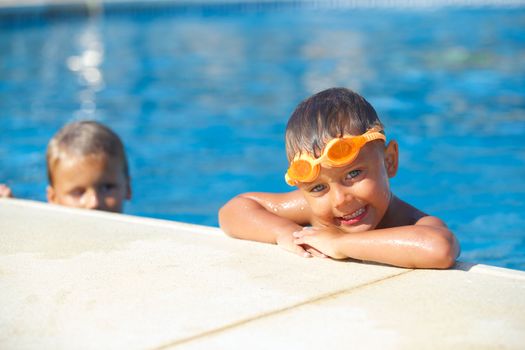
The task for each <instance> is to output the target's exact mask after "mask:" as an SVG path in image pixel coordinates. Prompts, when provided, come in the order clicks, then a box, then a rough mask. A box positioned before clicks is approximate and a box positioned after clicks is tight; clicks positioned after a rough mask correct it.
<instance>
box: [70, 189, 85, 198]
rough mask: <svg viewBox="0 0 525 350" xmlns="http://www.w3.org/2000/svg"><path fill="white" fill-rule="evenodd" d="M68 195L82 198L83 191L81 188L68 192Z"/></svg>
mask: <svg viewBox="0 0 525 350" xmlns="http://www.w3.org/2000/svg"><path fill="white" fill-rule="evenodd" d="M69 194H70V195H71V196H73V197H77V198H78V197H82V195H83V194H84V189H82V188H75V189H74V190H73V191H71V192H69Z"/></svg>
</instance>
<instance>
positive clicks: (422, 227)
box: [294, 216, 460, 269]
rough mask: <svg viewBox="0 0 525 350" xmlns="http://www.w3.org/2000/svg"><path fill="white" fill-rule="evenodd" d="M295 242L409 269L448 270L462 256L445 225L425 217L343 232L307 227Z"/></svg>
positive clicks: (331, 253)
mask: <svg viewBox="0 0 525 350" xmlns="http://www.w3.org/2000/svg"><path fill="white" fill-rule="evenodd" d="M294 236H295V237H296V240H295V241H294V242H295V243H296V244H308V245H310V246H312V247H314V248H316V249H318V250H319V251H320V252H322V253H324V254H326V255H328V256H330V257H332V258H335V259H344V258H353V259H358V260H366V261H374V262H379V263H384V264H389V265H395V266H401V267H407V268H438V269H446V268H449V267H451V266H453V265H454V263H455V261H456V258H457V257H458V255H459V251H460V248H459V243H458V241H457V239H456V237H455V236H454V234H453V233H452V232H451V231H450V230H449V229H448V228H447V227H446V225H445V224H444V223H443V221H441V220H440V219H438V218H437V217H433V216H424V217H422V218H420V219H419V220H418V221H417V222H416V223H415V224H414V225H408V226H399V227H391V228H384V229H377V230H372V231H365V232H358V233H343V232H342V231H339V230H338V229H336V228H328V227H327V228H320V227H319V228H311V229H310V228H308V229H304V230H303V231H301V232H297V233H295V234H294Z"/></svg>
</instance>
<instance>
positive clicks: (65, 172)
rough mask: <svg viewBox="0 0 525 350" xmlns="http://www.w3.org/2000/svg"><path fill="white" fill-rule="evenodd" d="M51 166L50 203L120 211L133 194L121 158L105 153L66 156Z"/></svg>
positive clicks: (48, 194) (48, 195)
mask: <svg viewBox="0 0 525 350" xmlns="http://www.w3.org/2000/svg"><path fill="white" fill-rule="evenodd" d="M51 170H52V171H51V172H52V179H53V184H52V185H50V186H49V187H48V189H47V191H48V192H47V198H48V202H50V203H54V204H60V205H65V206H68V207H76V208H84V209H96V210H104V211H110V212H118V213H120V212H122V208H123V203H124V200H126V199H130V198H131V189H130V185H129V180H128V178H127V177H126V175H125V174H124V171H123V164H122V160H120V159H114V158H111V157H108V156H106V155H105V154H90V155H87V156H82V157H78V156H77V157H73V156H66V157H64V158H63V159H61V160H60V162H57V163H56V165H55V166H54V167H53V169H51Z"/></svg>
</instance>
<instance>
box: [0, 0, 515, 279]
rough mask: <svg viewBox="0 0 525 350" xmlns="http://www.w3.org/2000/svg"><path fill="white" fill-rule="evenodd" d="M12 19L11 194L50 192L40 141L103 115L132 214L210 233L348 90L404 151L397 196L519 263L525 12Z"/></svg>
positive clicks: (255, 12)
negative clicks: (317, 105) (324, 102)
mask: <svg viewBox="0 0 525 350" xmlns="http://www.w3.org/2000/svg"><path fill="white" fill-rule="evenodd" d="M0 14H1V12H0ZM17 16H18V17H14V16H13V17H8V16H4V17H3V18H2V21H0V121H1V123H0V140H1V141H0V182H7V183H8V184H9V185H10V186H11V187H12V188H13V190H14V192H15V195H16V196H18V197H21V198H30V199H37V200H42V201H43V200H45V186H46V177H45V160H44V153H45V147H46V143H47V141H48V140H49V138H50V137H51V136H52V135H53V134H54V132H55V131H56V130H57V129H58V128H59V127H60V126H61V125H63V124H64V123H66V122H68V121H71V120H72V119H80V118H94V119H97V120H100V121H102V122H104V123H106V124H108V125H109V126H110V127H112V128H113V129H114V130H115V131H117V132H118V133H119V134H120V135H121V137H122V138H123V140H124V143H125V144H126V148H127V151H128V156H129V160H130V163H131V172H132V178H133V195H134V197H133V200H132V201H131V202H129V203H128V204H127V206H126V210H125V211H126V213H128V214H134V215H141V216H152V217H158V218H165V219H170V220H179V221H185V222H192V223H198V224H206V225H217V210H218V208H219V207H220V206H221V205H222V204H223V203H224V202H226V201H227V200H228V199H229V198H231V197H232V196H234V195H235V194H237V193H240V192H246V191H287V190H289V187H288V186H287V185H286V184H285V183H284V181H283V174H284V171H285V168H286V160H285V156H284V142H283V135H284V127H285V124H286V121H287V119H288V116H289V115H290V113H291V111H292V110H293V108H294V107H295V105H296V104H297V103H298V102H300V101H301V100H302V99H303V98H305V97H307V96H309V95H311V94H312V93H314V92H317V91H320V90H322V89H325V88H328V87H332V86H345V87H350V88H352V89H355V90H357V91H358V92H360V93H361V94H363V95H364V96H365V97H366V98H367V99H368V100H369V101H370V102H371V103H372V104H373V105H374V106H375V107H376V109H377V111H378V113H379V114H380V116H381V118H382V120H383V122H384V123H385V124H386V128H387V129H386V131H387V136H388V137H389V138H394V139H397V140H398V142H399V144H400V158H401V159H400V171H399V173H398V175H397V177H396V178H395V179H394V180H393V189H394V192H395V193H396V194H397V195H398V196H399V197H401V198H403V199H405V200H407V201H409V202H411V203H412V204H414V205H416V206H417V207H419V208H421V209H422V210H424V211H426V212H429V213H432V214H435V215H437V216H440V217H442V218H443V219H444V220H445V221H446V222H447V223H448V224H449V226H450V227H451V228H452V229H453V230H454V231H455V232H456V234H457V235H458V237H459V238H460V241H461V243H462V249H463V251H462V256H461V259H462V260H466V261H475V262H481V263H487V264H493V265H498V266H505V267H511V268H517V269H522V270H525V215H524V214H523V213H525V181H524V180H525V81H524V80H525V79H524V77H525V10H524V8H512V9H505V8H485V9H483V8H479V9H476V8H469V9H462V8H442V9H433V10H432V9H407V8H404V9H399V10H396V9H333V8H332V9H315V10H312V9H308V8H300V7H297V6H295V7H293V8H287V7H282V6H267V7H264V6H262V7H251V8H250V7H248V8H244V7H232V8H229V9H228V8H215V9H214V8H192V9H187V8H183V7H180V8H179V7H174V8H170V9H168V10H166V11H146V12H136V11H126V12H119V11H112V12H110V13H106V14H103V15H101V16H96V17H93V18H86V17H83V16H69V17H68V16H53V17H49V18H40V17H39V16H24V15H23V13H22V15H20V14H19V15H17ZM6 19H7V20H6Z"/></svg>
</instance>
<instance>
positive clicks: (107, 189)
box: [100, 183, 116, 192]
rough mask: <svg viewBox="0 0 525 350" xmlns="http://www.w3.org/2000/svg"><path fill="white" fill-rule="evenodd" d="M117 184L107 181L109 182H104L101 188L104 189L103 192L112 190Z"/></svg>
mask: <svg viewBox="0 0 525 350" xmlns="http://www.w3.org/2000/svg"><path fill="white" fill-rule="evenodd" d="M115 187H116V185H115V184H112V183H107V184H102V185H101V186H100V189H101V190H102V191H103V192H110V191H112V190H113V189H115Z"/></svg>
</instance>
